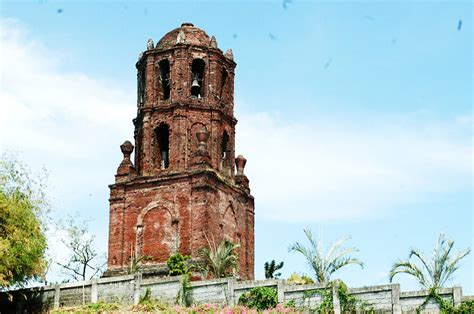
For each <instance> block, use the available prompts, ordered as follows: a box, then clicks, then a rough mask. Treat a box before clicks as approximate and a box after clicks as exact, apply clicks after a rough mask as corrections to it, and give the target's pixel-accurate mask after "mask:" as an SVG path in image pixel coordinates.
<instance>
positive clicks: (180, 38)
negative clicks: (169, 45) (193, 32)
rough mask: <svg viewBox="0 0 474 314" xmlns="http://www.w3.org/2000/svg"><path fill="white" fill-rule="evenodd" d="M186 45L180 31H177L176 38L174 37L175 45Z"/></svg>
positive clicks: (184, 37)
mask: <svg viewBox="0 0 474 314" xmlns="http://www.w3.org/2000/svg"><path fill="white" fill-rule="evenodd" d="M185 43H186V36H185V35H184V32H183V30H182V29H180V30H179V33H178V37H176V44H185Z"/></svg>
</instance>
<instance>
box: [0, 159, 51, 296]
mask: <svg viewBox="0 0 474 314" xmlns="http://www.w3.org/2000/svg"><path fill="white" fill-rule="evenodd" d="M44 179H45V177H44V176H39V177H38V178H37V179H33V178H32V176H31V174H30V171H29V170H28V169H27V168H26V166H25V165H23V164H22V163H21V162H19V161H18V160H16V159H14V158H12V157H8V156H6V155H3V156H1V158H0V254H1V258H0V287H2V288H6V287H9V286H13V285H23V284H24V283H26V282H28V281H29V280H31V279H38V278H41V277H44V274H45V269H46V266H47V263H46V260H45V258H44V255H45V250H46V237H45V231H46V230H45V224H44V223H42V218H43V217H46V215H47V212H48V209H49V204H48V201H47V199H46V197H45V193H44V188H45V186H44Z"/></svg>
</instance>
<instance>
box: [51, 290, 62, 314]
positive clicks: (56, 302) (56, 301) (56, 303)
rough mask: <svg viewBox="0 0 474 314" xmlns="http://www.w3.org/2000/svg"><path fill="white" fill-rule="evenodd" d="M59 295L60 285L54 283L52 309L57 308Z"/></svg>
mask: <svg viewBox="0 0 474 314" xmlns="http://www.w3.org/2000/svg"><path fill="white" fill-rule="evenodd" d="M60 296H61V288H60V285H56V286H55V287H54V305H53V307H54V309H59V298H60Z"/></svg>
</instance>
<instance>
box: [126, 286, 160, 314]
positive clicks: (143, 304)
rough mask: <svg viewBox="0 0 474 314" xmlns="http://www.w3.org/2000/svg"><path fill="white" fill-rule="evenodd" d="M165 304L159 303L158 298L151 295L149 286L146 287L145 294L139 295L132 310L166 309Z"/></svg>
mask: <svg viewBox="0 0 474 314" xmlns="http://www.w3.org/2000/svg"><path fill="white" fill-rule="evenodd" d="M166 308H167V306H166V305H165V304H161V303H160V302H158V300H156V299H154V298H152V297H151V290H150V288H146V290H145V295H143V296H140V299H139V300H138V304H137V305H135V306H134V307H133V309H134V310H138V311H145V312H151V311H163V310H166Z"/></svg>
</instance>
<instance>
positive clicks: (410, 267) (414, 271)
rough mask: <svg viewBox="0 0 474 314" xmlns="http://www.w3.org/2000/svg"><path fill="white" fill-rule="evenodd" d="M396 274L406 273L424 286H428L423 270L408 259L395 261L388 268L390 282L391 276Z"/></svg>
mask: <svg viewBox="0 0 474 314" xmlns="http://www.w3.org/2000/svg"><path fill="white" fill-rule="evenodd" d="M397 274H408V275H411V276H413V277H415V278H416V279H417V280H418V283H419V284H420V285H422V286H423V287H425V288H430V284H429V281H428V280H427V279H426V276H425V274H424V273H423V271H422V270H421V269H420V268H419V267H418V266H416V264H414V263H410V262H409V261H401V262H396V263H395V264H394V265H393V266H392V268H391V269H390V273H389V279H390V282H392V281H393V277H395V275H397Z"/></svg>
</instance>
